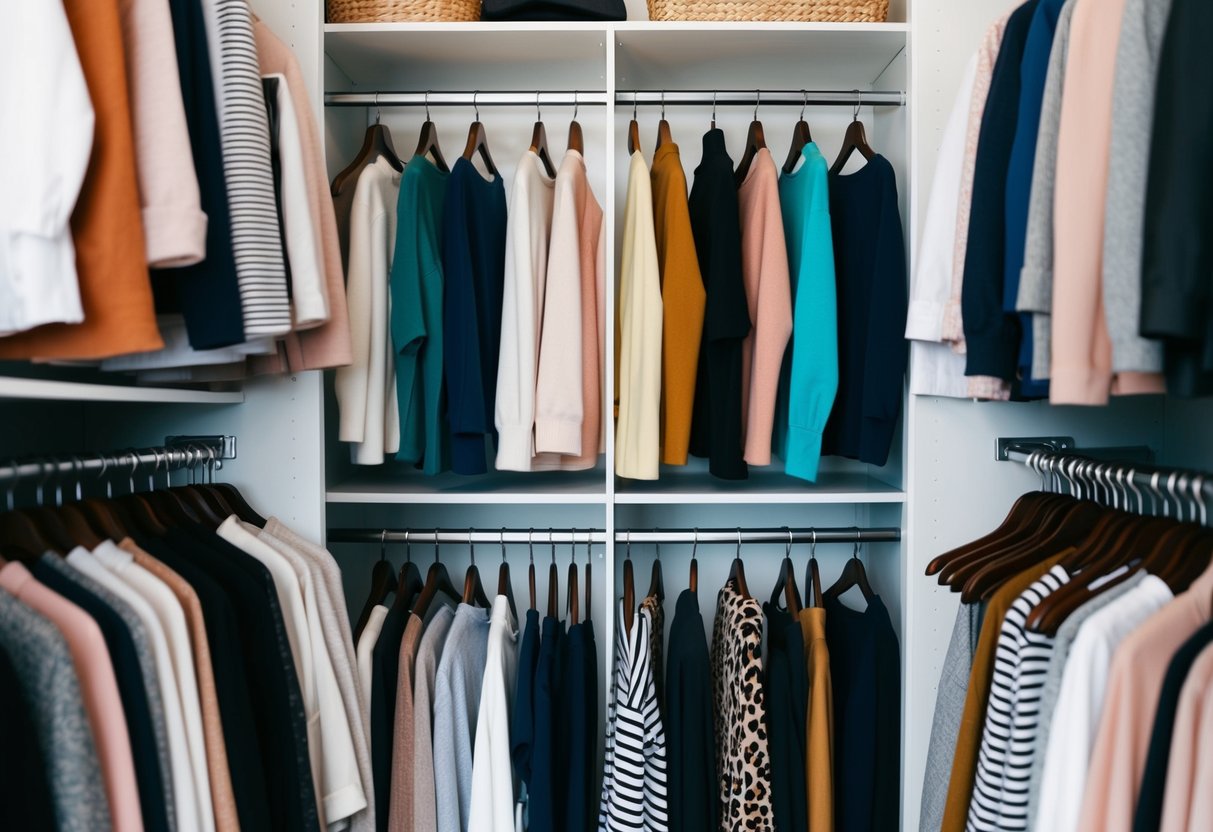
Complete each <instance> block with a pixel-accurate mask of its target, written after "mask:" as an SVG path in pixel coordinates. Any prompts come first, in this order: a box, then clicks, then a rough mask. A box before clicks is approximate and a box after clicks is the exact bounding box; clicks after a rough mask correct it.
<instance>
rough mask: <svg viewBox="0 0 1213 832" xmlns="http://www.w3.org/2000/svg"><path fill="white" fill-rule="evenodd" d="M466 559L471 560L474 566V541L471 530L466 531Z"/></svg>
mask: <svg viewBox="0 0 1213 832" xmlns="http://www.w3.org/2000/svg"><path fill="white" fill-rule="evenodd" d="M468 557H470V558H471V559H472V566H475V565H476V541H475V540H473V539H472V529H468Z"/></svg>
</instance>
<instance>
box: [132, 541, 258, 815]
mask: <svg viewBox="0 0 1213 832" xmlns="http://www.w3.org/2000/svg"><path fill="white" fill-rule="evenodd" d="M118 546H119V547H120V548H122V549H124V550H126V551H127V552H128V553H130V555H131V556H132V557H134V559H135V563H137V564H138V565H140V566H142V567H143V568H144V569H146V570H147V571H148V572H151V573H152V574H153V575H155V576H156V577H157V578H159V579H160V580H161V581H163V582H164V584H165V586H167V587H168V588H169V589H170V590H172V592H173V595H175V596H176V597H177V602H178V603H179V604H181V609H182V611H183V612H184V613H185V622H186V624H188V625H189V630H190V646H191V647H192V648H193V654H194V671H195V676H196V678H197V680H198V701H199V703H200V704H201V705H202V733H203V736H204V737H205V739H206V743H205V745H206V768H207V771H208V772H209V773H210V785H211V803H212V804H213V806H214V809H215V829H216V831H217V832H239V830H240V819H239V817H238V816H237V814H236V794H235V792H233V791H232V775H231V771H230V770H229V769H228V765H227V744H226V743H225V742H224V740H223V721H222V717H221V716H220V714H219V699H218V696H217V694H216V693H215V672H214V669H213V667H212V666H211V648H210V643H209V642H208V641H207V638H206V621H205V620H204V619H203V617H202V603H201V602H200V601H199V600H198V594H197V593H196V592H194V588H193V587H192V586H190V585H189V583H188V582H187V581H186V580H185V579H184V578H182V577H181V576H180V575H178V574H177V573H176V572H174V571H173V570H172V569H170V568H169V567H167V566H165V565H164V564H163V563H161V562H160V561H158V560H156V559H155V558H154V557H152V556H151V555H149V554H148V553H147V552H145V551H143V550H142V549H140V548H139V547H138V546H136V545H135V543H134V542H133V541H132V540H130V539H129V538H128V539H126V540H123V541H122V542H121V543H119V544H118Z"/></svg>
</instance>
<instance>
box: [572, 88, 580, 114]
mask: <svg viewBox="0 0 1213 832" xmlns="http://www.w3.org/2000/svg"><path fill="white" fill-rule="evenodd" d="M580 110H581V91H580V90H573V121H576V120H577V113H578V112H579V111H580Z"/></svg>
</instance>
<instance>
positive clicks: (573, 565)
mask: <svg viewBox="0 0 1213 832" xmlns="http://www.w3.org/2000/svg"><path fill="white" fill-rule="evenodd" d="M574 537H576V535H574ZM578 572H579V570H578V569H577V541H576V540H574V541H573V553H572V558H570V560H569V581H568V583H569V585H568V588H567V590H566V593H567V598H568V603H567V604H565V610H566V612H567V614H568V617H569V626H570V627H572V626H574V625H576V624H578V623H580V622H581V587H580V586H579V585H578V580H577V574H578Z"/></svg>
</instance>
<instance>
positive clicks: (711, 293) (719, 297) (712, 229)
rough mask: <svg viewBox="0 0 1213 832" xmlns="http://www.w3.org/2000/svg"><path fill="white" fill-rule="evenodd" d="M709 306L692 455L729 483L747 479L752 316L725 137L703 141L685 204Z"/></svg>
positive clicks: (713, 134) (710, 135)
mask: <svg viewBox="0 0 1213 832" xmlns="http://www.w3.org/2000/svg"><path fill="white" fill-rule="evenodd" d="M687 206H688V208H689V209H690V214H691V234H692V235H693V236H694V238H695V254H696V256H697V257H698V260H699V272H700V274H701V275H702V276H703V288H704V291H705V292H706V293H707V300H706V302H705V305H704V312H703V336H702V341H701V342H700V347H699V374H698V380H697V381H696V382H695V402H694V405H693V409H692V418H691V446H690V450H691V453H692V454H694V455H695V456H699V457H707V458H708V470H709V471H710V472H711V473H712V474H713V475H714V476H717V477H720V478H721V479H726V480H743V479H745V478H746V477H747V476H749V469H748V468H747V467H746V463H745V459H744V458H743V456H742V440H741V431H742V426H741V342H742V340H744V339H745V337H746V335H748V334H749V332H750V311H749V306H748V304H747V302H746V295H745V283H744V281H743V279H742V274H741V209H740V207H739V205H738V202H737V184H736V182H735V181H734V179H733V160H732V159H730V158H729V153H728V150H727V149H726V148H725V145H724V133H723V132H722V131H720V130H716V129H713V130H709V131H708V132H707V133H705V134H704V136H703V158H702V159H701V160H700V162H699V167H697V168H695V183H694V184H693V185H692V186H691V195H690V197H689V198H688V200H687Z"/></svg>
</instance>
